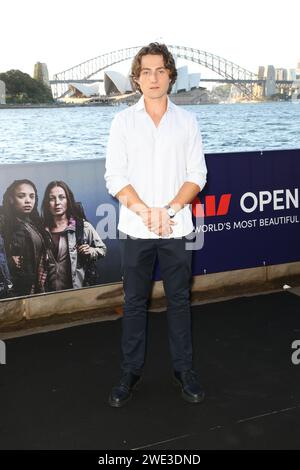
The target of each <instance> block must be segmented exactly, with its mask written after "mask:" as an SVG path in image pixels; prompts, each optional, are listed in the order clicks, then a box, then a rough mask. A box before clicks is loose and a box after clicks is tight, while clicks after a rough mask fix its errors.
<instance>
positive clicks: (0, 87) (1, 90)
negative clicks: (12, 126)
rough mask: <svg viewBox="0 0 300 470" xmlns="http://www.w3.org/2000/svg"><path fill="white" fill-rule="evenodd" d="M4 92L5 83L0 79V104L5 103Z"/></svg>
mask: <svg viewBox="0 0 300 470" xmlns="http://www.w3.org/2000/svg"><path fill="white" fill-rule="evenodd" d="M5 96H6V92H5V83H4V82H3V81H2V80H0V104H5V103H6V98H5Z"/></svg>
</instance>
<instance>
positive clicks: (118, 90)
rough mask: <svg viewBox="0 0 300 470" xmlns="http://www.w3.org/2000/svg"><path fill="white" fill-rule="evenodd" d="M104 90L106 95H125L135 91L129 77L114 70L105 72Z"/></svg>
mask: <svg viewBox="0 0 300 470" xmlns="http://www.w3.org/2000/svg"><path fill="white" fill-rule="evenodd" d="M104 90H105V93H106V95H113V94H121V95H124V94H125V93H131V92H132V91H133V90H132V86H131V83H130V79H129V77H126V76H125V75H123V74H122V73H120V72H116V71H114V70H107V71H106V72H104Z"/></svg>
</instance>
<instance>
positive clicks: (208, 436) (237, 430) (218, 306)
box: [0, 292, 300, 450]
mask: <svg viewBox="0 0 300 470" xmlns="http://www.w3.org/2000/svg"><path fill="white" fill-rule="evenodd" d="M120 333H121V320H116V321H108V322H100V323H93V324H89V325H84V326H77V327H72V328H67V329H64V330H60V331H55V332H50V333H42V334H36V335H31V336H26V337H22V338H16V339H11V340H6V346H7V364H6V365H1V366H0V407H1V418H0V448H1V449H98V450H100V449H101V450H103V449H107V450H109V449H122V450H125V449H146V448H147V449H300V432H299V430H300V364H299V365H298V366H297V365H293V363H292V361H291V356H292V353H293V350H292V348H291V344H292V342H293V341H294V340H297V339H298V340H300V297H297V296H295V295H292V294H290V293H287V292H283V293H275V294H269V295H261V296H255V297H242V298H239V299H234V300H229V301H226V302H219V303H211V304H206V305H201V306H199V307H193V333H194V356H195V366H196V369H197V370H198V371H199V372H200V375H201V378H202V383H203V386H204V388H205V390H206V394H207V398H206V400H205V401H204V403H202V404H199V405H192V404H189V403H186V402H184V401H183V400H182V398H181V395H180V392H179V390H178V389H176V388H175V387H174V386H173V384H172V379H171V364H170V356H169V350H168V340H167V325H166V316H165V314H161V313H152V314H150V315H149V331H148V338H149V340H148V351H147V362H146V367H145V372H144V376H143V383H142V385H141V387H140V389H139V390H138V391H137V392H136V393H135V395H134V398H133V399H132V400H131V401H130V402H129V403H128V404H127V406H126V407H124V408H120V409H112V408H110V407H109V406H108V404H107V398H108V394H109V391H110V388H111V386H112V385H115V384H116V382H118V379H119V361H120V345H119V343H120ZM299 357H300V355H299Z"/></svg>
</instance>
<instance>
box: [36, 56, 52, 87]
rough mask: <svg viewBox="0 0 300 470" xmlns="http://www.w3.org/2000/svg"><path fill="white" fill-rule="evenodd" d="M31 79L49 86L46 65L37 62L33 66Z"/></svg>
mask: <svg viewBox="0 0 300 470" xmlns="http://www.w3.org/2000/svg"><path fill="white" fill-rule="evenodd" d="M33 78H34V79H35V80H38V81H40V82H43V83H44V84H45V85H47V86H50V83H49V73H48V67H47V65H46V64H44V63H42V62H37V63H36V64H35V66H34V71H33Z"/></svg>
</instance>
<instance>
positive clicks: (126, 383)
mask: <svg viewBox="0 0 300 470" xmlns="http://www.w3.org/2000/svg"><path fill="white" fill-rule="evenodd" d="M140 381H141V376H140V375H135V374H132V373H131V372H126V373H125V374H124V375H123V376H122V378H121V380H120V383H119V385H117V386H116V387H114V388H113V389H112V391H111V393H110V395H109V399H108V402H109V404H110V406H112V407H114V408H120V407H121V406H123V405H125V404H126V403H127V402H128V401H129V400H130V398H131V397H132V391H133V390H135V389H136V388H137V386H138V384H139V383H140Z"/></svg>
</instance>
